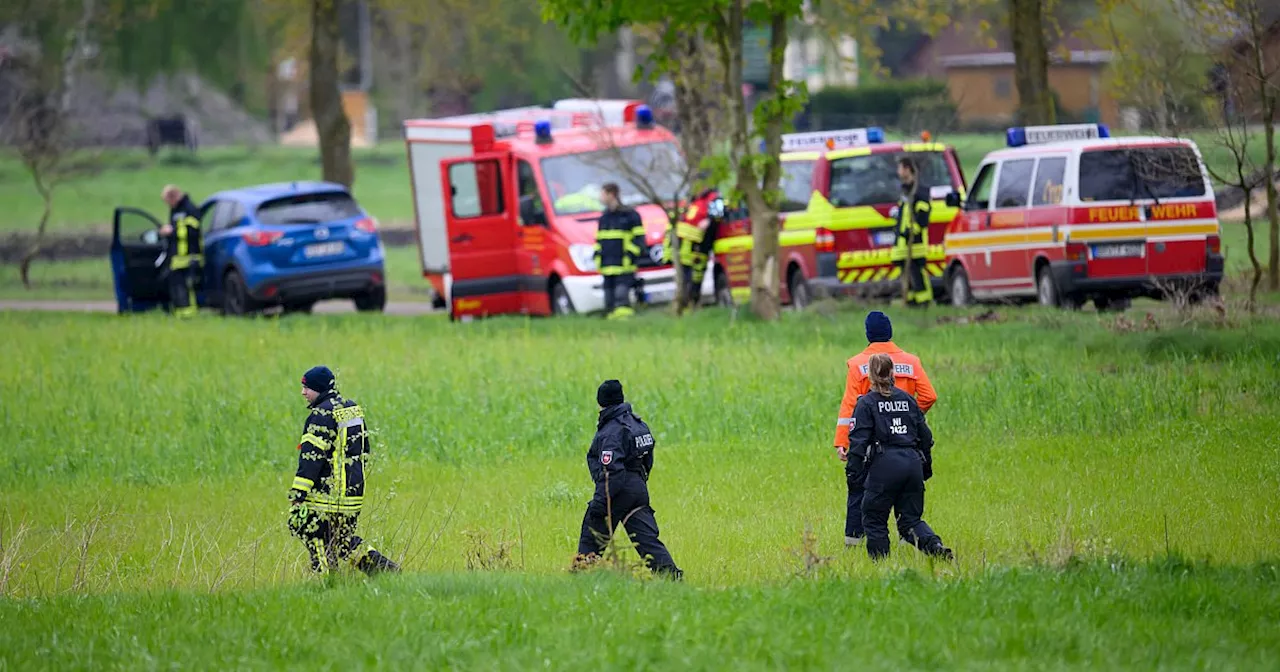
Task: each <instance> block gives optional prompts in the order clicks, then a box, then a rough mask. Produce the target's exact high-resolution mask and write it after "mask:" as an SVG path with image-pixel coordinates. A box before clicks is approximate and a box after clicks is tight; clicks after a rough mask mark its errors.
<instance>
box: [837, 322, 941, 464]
mask: <svg viewBox="0 0 1280 672" xmlns="http://www.w3.org/2000/svg"><path fill="white" fill-rule="evenodd" d="M882 354H883V355H889V359H892V360H893V384H894V385H895V386H896V387H898V389H900V390H902V391H903V392H906V393H907V394H909V395H911V396H913V397H915V398H916V403H917V404H919V406H920V410H921V412H924V413H928V412H929V407H930V406H933V403H934V402H935V401H937V400H938V393H937V392H934V390H933V383H930V382H929V376H928V374H926V373H925V372H924V367H923V366H921V364H920V358H919V357H916V356H915V355H913V354H911V353H909V352H905V351H903V349H902V348H899V347H898V346H896V345H894V344H893V341H889V342H888V343H872V344H871V345H868V346H867V349H866V350H863V351H862V352H860V353H858V354H857V355H854V356H853V358H851V359H850V360H849V362H848V364H849V377H848V378H847V379H846V380H845V384H844V398H843V399H841V400H840V419H839V420H838V421H837V422H836V442H835V446H836V447H837V448H848V447H849V425H850V424H852V423H853V407H854V405H856V404H857V403H858V397H861V396H862V395H864V394H866V393H867V392H870V391H871V377H870V376H869V375H867V362H869V361H871V355H882Z"/></svg>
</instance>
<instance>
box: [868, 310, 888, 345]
mask: <svg viewBox="0 0 1280 672" xmlns="http://www.w3.org/2000/svg"><path fill="white" fill-rule="evenodd" d="M866 327H867V342H868V343H887V342H889V341H892V340H893V323H891V322H890V321H889V316H888V315H885V314H884V313H882V312H880V311H878V310H873V311H871V312H869V313H867V324H866Z"/></svg>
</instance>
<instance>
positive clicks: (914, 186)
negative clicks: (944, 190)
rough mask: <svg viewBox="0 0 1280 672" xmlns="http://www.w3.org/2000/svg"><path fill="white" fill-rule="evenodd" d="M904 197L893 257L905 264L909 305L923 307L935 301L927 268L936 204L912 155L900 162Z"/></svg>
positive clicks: (903, 271)
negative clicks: (922, 180)
mask: <svg viewBox="0 0 1280 672" xmlns="http://www.w3.org/2000/svg"><path fill="white" fill-rule="evenodd" d="M898 179H899V180H900V181H901V182H902V196H901V197H900V198H899V199H898V226H897V228H896V236H897V238H896V240H895V242H894V246H893V258H894V260H896V261H898V262H899V263H901V264H902V286H903V293H904V298H905V300H906V302H907V305H908V306H912V307H923V306H927V305H929V303H931V302H932V301H933V285H932V284H931V283H930V282H929V273H928V271H927V270H926V269H925V266H926V263H927V262H928V256H929V218H930V217H931V215H932V213H933V203H932V201H930V200H929V189H928V187H925V186H923V185H921V184H920V169H919V167H917V166H916V162H915V160H914V159H912V158H911V157H909V156H904V157H902V158H900V159H898Z"/></svg>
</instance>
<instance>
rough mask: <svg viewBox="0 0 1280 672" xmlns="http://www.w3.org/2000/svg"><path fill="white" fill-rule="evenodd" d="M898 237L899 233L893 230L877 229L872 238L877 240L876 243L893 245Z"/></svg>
mask: <svg viewBox="0 0 1280 672" xmlns="http://www.w3.org/2000/svg"><path fill="white" fill-rule="evenodd" d="M897 239H898V235H897V234H896V233H894V232H893V231H877V232H876V234H875V237H874V238H872V240H874V241H876V245H881V246H884V245H892V244H893V243H894V241H896V240H897Z"/></svg>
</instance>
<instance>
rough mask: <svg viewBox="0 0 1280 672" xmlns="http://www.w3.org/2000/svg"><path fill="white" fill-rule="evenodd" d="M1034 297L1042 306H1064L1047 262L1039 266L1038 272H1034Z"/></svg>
mask: <svg viewBox="0 0 1280 672" xmlns="http://www.w3.org/2000/svg"><path fill="white" fill-rule="evenodd" d="M1036 299H1037V300H1039V302H1040V305H1042V306H1050V307H1054V308H1060V307H1064V306H1063V304H1062V297H1061V296H1060V295H1059V294H1058V284H1057V283H1055V282H1054V281H1053V273H1051V272H1050V271H1049V265H1048V264H1045V265H1044V266H1041V267H1040V272H1039V273H1037V274H1036Z"/></svg>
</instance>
